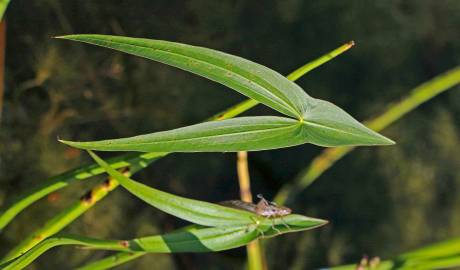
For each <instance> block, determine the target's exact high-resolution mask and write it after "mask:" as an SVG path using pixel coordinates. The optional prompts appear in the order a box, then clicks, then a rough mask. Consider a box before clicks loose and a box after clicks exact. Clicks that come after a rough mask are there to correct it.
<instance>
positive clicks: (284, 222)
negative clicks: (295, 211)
mask: <svg viewBox="0 0 460 270" xmlns="http://www.w3.org/2000/svg"><path fill="white" fill-rule="evenodd" d="M280 219H281V223H282V224H283V225H284V226H286V228H287V229H288V230H290V229H291V227H289V225H288V224H287V223H286V221H285V220H284V218H283V217H282V216H280Z"/></svg>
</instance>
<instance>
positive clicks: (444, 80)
mask: <svg viewBox="0 0 460 270" xmlns="http://www.w3.org/2000/svg"><path fill="white" fill-rule="evenodd" d="M459 83H460V66H459V67H456V68H454V69H451V70H449V71H447V72H445V73H443V74H441V75H438V76H436V77H435V78H433V79H431V80H429V81H427V82H425V83H423V84H421V85H419V86H417V87H416V88H414V89H413V90H412V91H411V93H410V94H409V95H408V96H407V97H405V98H404V99H403V100H402V101H400V102H398V103H396V104H395V105H392V106H391V107H389V108H388V109H387V110H386V111H385V112H384V113H382V114H381V115H380V116H378V117H376V118H374V119H372V120H370V121H366V122H365V124H366V125H367V126H368V127H369V128H371V129H373V130H375V131H381V130H382V129H384V128H386V127H387V126H389V125H390V124H392V123H394V122H396V121H397V120H399V119H401V118H402V117H403V116H404V115H406V114H407V113H409V112H411V111H412V110H414V109H415V108H417V107H418V106H419V105H420V104H423V103H425V102H427V101H428V100H430V99H432V98H433V97H435V96H437V95H439V94H440V93H442V92H444V91H446V90H449V89H451V88H452V87H454V86H456V85H457V84H459ZM353 149H354V147H337V148H328V149H325V150H323V152H322V153H321V154H320V155H319V156H317V157H316V158H315V159H314V160H313V161H312V162H311V163H310V165H309V166H308V167H307V168H306V169H305V170H303V171H301V172H300V173H299V174H298V175H297V176H296V177H295V178H294V180H293V182H292V183H289V184H286V185H284V186H283V187H282V188H281V189H280V190H279V192H278V193H277V195H276V196H275V202H277V203H279V204H285V203H286V202H287V201H292V200H293V199H294V198H295V196H296V195H297V194H299V193H300V192H301V191H302V190H304V189H305V188H307V187H308V186H309V185H311V183H313V182H314V181H315V180H316V179H318V177H319V176H321V175H322V174H323V173H324V172H325V171H326V170H327V169H329V168H330V167H332V165H334V163H335V162H336V161H338V160H339V159H341V158H342V157H344V156H345V155H346V154H348V153H349V152H351V151H352V150H353Z"/></svg>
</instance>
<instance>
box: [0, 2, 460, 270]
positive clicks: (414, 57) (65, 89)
mask: <svg viewBox="0 0 460 270" xmlns="http://www.w3.org/2000/svg"><path fill="white" fill-rule="evenodd" d="M6 20H7V51H6V67H5V70H6V74H5V80H6V82H5V94H4V103H3V108H2V109H3V114H2V119H1V123H0V185H1V188H0V206H2V205H3V204H4V203H5V202H6V200H7V199H11V197H12V196H13V195H14V194H17V193H18V192H20V191H22V190H24V189H26V188H27V187H29V186H31V185H36V184H37V183H39V182H40V181H41V180H43V179H46V178H47V177H49V176H52V175H55V174H57V173H60V172H63V171H65V170H68V169H71V168H73V167H75V166H77V165H79V164H81V163H82V162H84V161H89V160H88V158H87V157H86V155H84V154H82V152H80V151H77V150H74V149H71V148H67V147H64V146H63V145H61V144H58V143H57V141H56V137H57V136H60V137H63V138H78V139H81V140H92V139H101V138H111V137H124V136H130V135H135V134H141V133H147V132H152V131H158V130H164V129H169V128H174V127H179V126H184V125H188V124H192V123H196V122H198V121H201V120H202V119H205V118H207V117H209V116H210V115H213V114H214V113H216V112H218V111H220V110H222V109H225V108H227V107H229V106H231V105H233V104H235V103H236V102H238V101H240V100H243V98H242V97H241V96H240V95H238V94H235V93H233V92H232V91H226V90H222V89H221V88H223V86H220V85H217V84H215V83H211V82H209V81H207V80H205V79H202V78H199V77H196V76H193V75H191V74H188V73H186V72H181V71H179V70H176V69H173V68H170V67H167V66H164V65H161V64H157V63H153V62H150V61H145V60H142V59H139V58H135V57H131V56H128V55H123V54H120V53H115V52H113V51H109V50H104V49H97V48H92V47H88V46H84V45H81V44H76V43H68V42H62V41H57V40H53V39H51V37H52V36H57V35H61V34H69V33H101V34H117V35H128V36H139V37H147V38H156V39H167V40H172V41H178V42H183V43H189V44H197V45H202V46H206V47H210V48H214V49H218V50H223V51H227V52H230V53H232V54H236V55H240V56H243V57H245V58H248V59H251V60H254V61H256V62H259V63H261V64H264V65H266V66H268V67H271V68H273V69H275V70H277V71H279V72H281V73H283V74H287V73H288V72H290V71H292V70H294V69H295V68H297V67H299V66H301V65H303V64H304V63H305V62H307V61H308V60H311V59H313V58H315V57H317V56H319V55H321V54H322V53H324V52H326V51H329V50H330V49H332V48H335V47H337V46H338V45H339V44H342V43H343V42H346V41H348V40H350V39H354V40H355V41H356V43H357V46H356V47H355V48H353V49H352V50H351V51H350V52H348V53H347V54H346V55H343V56H341V57H339V58H338V59H336V60H334V61H332V62H331V63H328V64H326V65H325V66H323V67H321V68H319V69H317V70H315V71H314V72H312V73H311V74H309V75H308V76H305V77H304V78H302V79H300V80H299V81H298V83H299V84H300V85H301V86H302V87H303V88H304V89H306V90H307V91H308V93H309V94H310V95H312V96H314V97H318V98H322V99H326V100H330V101H333V102H334V103H335V104H337V105H339V106H341V107H343V108H344V109H346V110H347V111H349V112H350V113H351V114H352V115H354V116H356V118H358V119H361V120H362V119H368V118H370V117H371V116H373V115H376V114H378V113H379V112H381V111H383V108H385V107H386V106H387V105H388V103H390V102H392V101H394V100H397V99H398V98H400V97H402V96H404V95H405V94H407V91H408V90H409V89H411V88H413V87H414V86H416V85H418V84H419V83H421V82H424V81H426V80H428V79H430V78H432V77H434V76H435V75H437V74H439V73H441V72H443V71H446V70H448V69H450V68H452V67H454V66H456V65H458V64H459V62H458V59H460V36H459V35H458V25H460V3H459V2H458V1H456V0H404V1H402V0H386V1H358V0H351V1H336V0H322V1H301V0H286V1H263V4H262V3H261V2H259V1H235V0H233V1H229V0H227V1H210V0H190V1H176V0H169V1H162V0H161V1H146V0H133V1H123V2H120V3H117V4H114V3H113V1H107V0H104V1H97V2H96V1H74V2H70V1H57V0H37V1H21V0H15V1H12V2H11V3H10V6H9V7H8V10H7V11H6ZM457 88H458V87H457ZM202 99H204V100H207V101H208V102H206V104H203V102H201V101H200V100H202ZM253 112H257V113H258V114H263V113H266V112H269V110H268V109H266V108H263V107H260V108H255V109H253V110H252V111H251V113H249V114H252V113H253ZM459 123H460V92H459V91H458V90H454V91H450V92H447V93H445V94H443V95H441V96H440V97H438V98H436V99H434V100H433V101H431V102H429V103H428V104H426V105H424V106H422V107H420V108H419V109H418V110H416V111H414V112H412V113H410V114H409V115H408V116H406V117H405V118H404V119H403V120H401V121H399V122H398V123H397V124H395V125H393V126H392V127H391V128H389V129H387V130H385V132H384V133H385V135H388V136H389V137H390V138H392V139H394V140H396V141H397V142H398V144H397V145H396V146H392V147H382V148H359V149H357V150H355V151H354V152H353V153H352V154H350V155H349V156H348V157H346V158H345V159H344V160H341V161H340V162H338V163H337V164H336V165H335V167H334V168H333V169H331V170H330V171H328V172H327V173H325V174H324V175H323V176H322V177H321V178H320V179H319V180H318V181H317V182H315V183H314V184H313V185H312V186H311V187H309V189H308V190H306V191H305V192H303V193H302V194H301V195H300V196H299V197H298V198H297V199H296V200H294V201H292V202H291V204H290V205H289V207H291V208H293V209H294V210H295V211H296V212H299V213H306V214H308V215H310V216H317V217H321V218H324V219H328V220H330V221H331V223H330V224H329V225H328V226H326V227H323V228H321V229H318V230H315V231H311V232H306V233H302V234H298V235H297V234H296V235H286V236H283V237H280V238H278V239H273V240H270V241H269V242H270V243H269V246H268V247H269V248H267V249H266V252H267V254H266V257H267V260H268V263H269V267H270V268H271V269H286V266H288V267H290V268H292V269H311V268H313V267H321V266H325V265H336V264H342V263H354V262H358V261H359V260H360V258H361V257H362V256H363V255H364V254H367V255H370V256H380V257H392V256H394V255H397V254H399V253H402V252H404V251H407V250H409V249H413V248H416V247H419V246H421V245H424V244H428V243H431V242H434V241H437V240H442V239H447V238H449V237H454V236H459V235H460V228H459V226H458V224H459V223H460V220H459V219H460V217H459V216H458V215H457V213H459V212H460V201H459V200H460V199H459V198H460V197H459V196H458V194H459V190H460V173H459V171H458V170H459V168H460V157H459V155H458V153H459V151H460V144H459V141H460V140H459V139H460V135H459V129H460V124H459ZM320 151H321V148H319V147H316V146H312V145H303V146H300V147H296V148H292V149H284V150H275V151H266V152H256V153H251V154H250V156H249V166H250V170H251V179H252V190H253V192H255V193H263V194H264V195H265V197H267V198H271V197H272V196H273V195H274V194H275V193H276V192H277V191H278V189H279V188H280V187H281V185H282V184H283V183H286V182H288V181H290V180H292V179H293V178H294V176H295V175H296V174H297V172H299V171H300V170H301V169H303V168H304V167H305V166H307V165H308V163H309V161H310V160H311V159H312V158H313V157H314V156H315V155H316V154H317V153H319V152H320ZM191 157H192V156H191V155H190V154H174V155H171V156H168V157H166V158H164V159H162V160H161V161H158V162H157V163H155V164H154V165H153V166H151V167H150V168H148V169H147V170H145V171H143V172H141V173H140V175H139V176H138V177H137V179H157V181H155V182H149V184H150V185H152V186H154V187H158V188H160V189H163V190H167V191H170V192H172V193H177V194H181V195H184V194H187V196H189V197H193V198H199V199H201V200H208V201H221V200H227V199H235V198H237V197H238V192H239V190H238V182H237V175H236V164H235V155H234V154H193V158H191ZM146 176H148V177H146ZM95 183H96V181H94V180H90V181H83V182H81V183H78V184H76V185H75V187H72V188H69V189H64V190H62V191H59V192H58V193H55V194H52V195H50V196H48V197H47V198H46V199H44V200H42V201H41V202H40V203H39V204H37V205H34V206H32V207H31V208H30V209H27V210H26V211H24V213H23V214H21V215H19V217H18V218H17V219H16V220H15V221H14V222H13V223H12V224H11V225H9V227H7V228H6V230H5V232H4V233H3V234H1V235H0V243H2V245H0V252H1V254H5V253H6V252H7V250H9V249H10V248H11V247H12V246H13V245H14V243H17V242H19V241H20V240H22V237H24V236H25V235H27V233H29V232H31V231H32V230H34V229H36V228H38V227H39V226H41V224H43V223H44V222H45V221H46V220H47V219H49V218H50V217H51V216H53V215H54V214H55V213H57V212H58V211H59V210H60V209H63V208H64V207H66V206H68V205H69V204H70V203H72V202H73V201H74V200H75V199H77V198H79V197H80V196H81V195H83V193H84V192H85V191H86V190H88V189H89V188H90V187H92V186H93V185H94V184H95ZM202 187H206V189H204V188H202ZM211 190H212V192H210V191H211ZM180 225H182V224H177V220H175V219H174V218H173V217H170V216H167V215H165V214H163V213H160V212H159V211H155V210H153V209H152V208H150V207H148V206H147V205H146V204H144V203H143V202H141V201H139V200H136V199H135V198H134V197H133V196H131V195H129V194H128V193H127V192H125V191H124V190H117V191H115V192H113V194H111V195H110V196H108V197H107V198H106V199H105V200H103V201H101V202H100V203H98V205H97V206H96V207H94V208H93V209H92V210H90V211H89V212H87V213H86V214H85V215H84V216H82V217H81V218H80V219H78V220H77V222H75V223H73V224H72V225H71V226H69V228H68V229H66V231H67V232H71V233H78V234H81V235H87V236H93V237H98V238H133V237H136V236H143V235H148V234H155V233H158V232H164V231H170V230H172V229H173V228H177V227H179V226H180ZM270 247H271V248H270ZM69 254H72V256H69ZM106 254H107V253H105V252H94V251H87V250H75V249H72V248H60V249H56V250H53V251H51V252H49V253H47V254H46V255H44V256H43V257H42V258H40V259H39V260H38V261H37V262H36V263H35V264H34V265H33V266H32V267H31V268H30V269H53V268H56V267H58V266H62V265H69V267H70V266H76V265H82V264H83V263H84V262H89V261H91V260H95V259H98V258H102V257H104V255H106ZM50 258H52V259H50ZM244 262H245V256H244V249H238V250H233V251H228V252H222V253H219V254H183V255H171V256H170V255H148V256H144V257H142V258H141V259H139V260H137V261H134V262H132V263H130V264H127V265H126V266H122V267H121V269H153V268H152V265H154V266H155V267H157V268H155V269H203V268H205V267H206V269H235V268H238V267H239V268H241V267H242V266H243V264H244ZM123 267H125V268H123Z"/></svg>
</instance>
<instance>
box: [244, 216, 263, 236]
mask: <svg viewBox="0 0 460 270" xmlns="http://www.w3.org/2000/svg"><path fill="white" fill-rule="evenodd" d="M251 220H252V221H254V223H255V225H256V230H257V232H259V233H260V234H261V235H262V238H265V234H264V231H262V230H261V229H259V225H260V221H258V220H257V219H256V218H255V217H251ZM249 226H251V225H248V227H247V228H246V232H248V230H249Z"/></svg>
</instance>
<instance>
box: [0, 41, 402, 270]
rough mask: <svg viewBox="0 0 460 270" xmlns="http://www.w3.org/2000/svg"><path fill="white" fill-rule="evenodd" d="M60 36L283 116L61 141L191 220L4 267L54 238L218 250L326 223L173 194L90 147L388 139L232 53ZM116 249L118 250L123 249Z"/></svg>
mask: <svg viewBox="0 0 460 270" xmlns="http://www.w3.org/2000/svg"><path fill="white" fill-rule="evenodd" d="M59 38H62V39H68V40H75V41H81V42H85V43H89V44H94V45H98V46H102V47H107V48H111V49H115V50H119V51H122V52H126V53H129V54H133V55H137V56H141V57H144V58H148V59H151V60H155V61H158V62H162V63H165V64H168V65H171V66H175V67H178V68H180V69H183V70H186V71H189V72H192V73H195V74H198V75H200V76H203V77H205V78H208V79H210V80H213V81H216V82H218V83H221V84H223V85H225V86H228V87H229V88H231V89H234V90H236V91H238V92H240V93H242V94H243V95H246V96H247V97H249V98H251V99H253V100H254V101H255V102H260V103H262V104H265V105H267V106H269V107H271V108H273V109H274V110H276V111H278V112H279V113H281V114H283V115H285V116H284V117H280V116H254V117H238V118H234V119H227V120H221V121H210V122H205V123H201V124H196V125H192V126H188V127H183V128H178V129H174V130H169V131H163V132H156V133H151V134H146V135H140V136H135V137H130V138H121V139H111V140H102V141H91V142H76V141H66V140H60V141H61V142H63V143H66V144H68V145H70V146H73V147H77V148H81V149H86V150H89V153H90V155H91V156H92V157H93V159H94V160H95V161H96V162H97V164H98V165H99V166H101V167H102V168H103V169H104V170H105V171H106V172H107V173H108V174H109V175H110V176H111V177H112V178H113V179H115V180H116V181H118V183H119V184H120V185H121V186H123V187H124V188H125V189H126V190H127V191H129V192H131V193H132V194H133V195H135V196H137V197H139V198H140V199H142V200H144V201H145V202H147V203H148V204H150V205H152V206H153V207H156V208H158V209H160V210H162V211H164V212H166V213H169V214H171V215H174V216H176V217H178V218H181V219H184V220H187V221H190V222H192V223H193V224H194V225H193V226H192V227H186V228H184V229H182V230H180V231H178V232H174V233H170V234H165V235H159V236H150V237H143V238H138V239H133V240H126V241H113V240H108V241H106V240H98V239H89V238H85V237H80V236H59V235H58V236H56V237H52V238H48V239H46V240H44V241H43V242H41V243H40V244H38V245H36V246H35V247H33V248H32V249H31V250H29V251H28V252H26V253H25V254H23V255H22V256H19V255H20V254H18V255H14V256H10V257H7V258H4V260H3V261H1V262H0V266H2V267H5V269H22V268H23V267H25V266H26V265H28V264H29V263H30V262H32V261H33V260H34V259H35V258H36V257H38V256H39V255H40V254H42V253H43V252H45V251H46V250H48V249H49V248H52V247H54V246H59V245H82V246H86V247H89V248H97V249H107V250H119V251H123V252H130V253H132V254H135V255H133V256H138V255H141V254H145V253H159V252H160V253H167V252H206V251H219V250H226V249H231V248H235V247H239V246H242V245H246V244H248V243H249V242H251V241H253V240H255V239H257V238H259V237H272V236H276V235H279V234H281V233H287V232H296V231H303V230H308V229H312V228H316V227H318V226H321V225H323V224H325V223H326V221H324V220H321V219H315V218H309V217H306V216H302V215H297V214H290V215H287V216H285V217H283V219H279V218H265V217H261V216H258V215H257V214H256V213H252V212H248V211H243V210H239V209H234V208H229V207H225V206H222V205H218V204H213V203H208V202H202V201H197V200H191V199H187V198H183V197H179V196H176V195H172V194H169V193H166V192H163V191H160V190H157V189H154V188H152V187H149V186H146V185H144V184H141V183H138V182H136V181H134V180H132V179H130V178H129V177H127V176H125V175H124V174H122V173H120V172H118V171H117V170H115V168H113V167H111V165H109V164H108V163H106V162H105V161H104V160H102V159H100V158H99V157H98V156H97V155H96V154H94V153H93V152H92V151H91V150H101V151H139V152H149V154H148V155H153V156H155V157H156V156H158V157H160V156H163V155H165V154H167V152H213V151H215V152H229V151H230V152H232V151H257V150H268V149H276V148H283V147H290V146H295V145H300V144H304V143H312V144H316V145H320V146H326V147H329V146H344V145H389V144H393V141H391V140H390V139H388V138H385V137H384V136H382V135H380V134H378V133H376V132H374V131H372V130H370V129H368V128H366V127H365V126H364V125H362V124H361V123H359V122H358V121H356V120H355V119H354V118H353V117H351V116H350V115H349V114H348V113H346V112H345V111H343V110H342V109H340V108H339V107H337V106H335V105H334V104H332V103H330V102H327V101H323V100H319V99H315V98H312V97H310V96H309V95H308V94H306V93H305V92H304V91H303V90H302V89H301V88H300V87H299V86H298V85H297V84H295V83H293V82H292V81H290V80H289V79H287V78H285V77H284V76H282V75H280V74H279V73H277V72H275V71H273V70H271V69H269V68H267V67H264V66H262V65H259V64H257V63H254V62H251V61H249V60H246V59H243V58H240V57H237V56H233V55H230V54H226V53H223V52H219V51H215V50H211V49H207V48H202V47H196V46H191V45H186V44H180V43H174V42H168V41H160V40H149V39H140V38H129V37H119V36H105V35H70V36H63V37H59ZM120 254H121V255H120V256H122V257H123V256H124V255H123V254H129V253H120ZM18 256H19V257H18ZM127 256H130V255H127ZM124 258H128V257H124ZM89 269H92V268H89Z"/></svg>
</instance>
